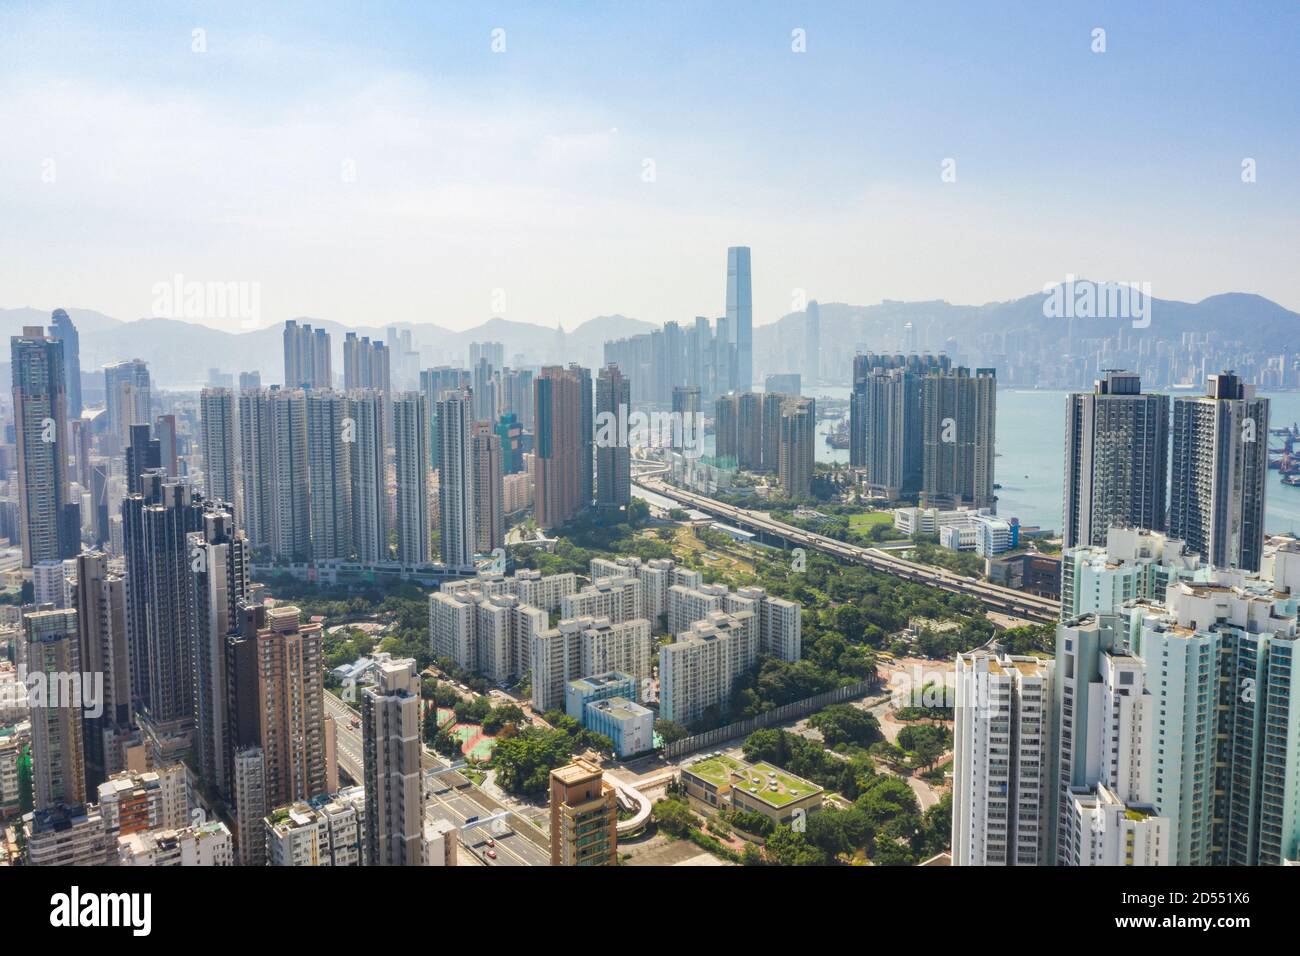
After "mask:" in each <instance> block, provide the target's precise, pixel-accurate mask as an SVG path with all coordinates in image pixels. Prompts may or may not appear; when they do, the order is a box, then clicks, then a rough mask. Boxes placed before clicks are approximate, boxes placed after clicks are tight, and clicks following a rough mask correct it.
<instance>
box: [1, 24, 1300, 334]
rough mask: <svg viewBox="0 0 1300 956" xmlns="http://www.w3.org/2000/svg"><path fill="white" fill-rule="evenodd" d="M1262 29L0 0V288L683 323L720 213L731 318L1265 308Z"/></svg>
mask: <svg viewBox="0 0 1300 956" xmlns="http://www.w3.org/2000/svg"><path fill="white" fill-rule="evenodd" d="M1099 29H1100V30H1104V31H1105V32H1104V37H1100V36H1099V35H1098V34H1097V33H1096V31H1097V30H1099ZM1101 40H1104V51H1100V52H1099V51H1098V50H1097V48H1098V47H1099V46H1100V45H1101V42H1099V41H1101ZM800 48H802V49H800ZM1298 54H1300V4H1295V3H1289V2H1288V3H1252V4H1239V3H1231V4H1230V3H1226V2H1225V3H1223V4H1217V5H1216V4H1204V5H1202V4H1197V5H1192V4H1186V3H1161V2H1152V3H1142V4H1130V3H1114V4H1110V3H1086V4H1083V3H1080V4H1070V3H1061V4H1056V3H1053V4H1050V5H1048V4H1042V3H1031V2H1027V3H1014V2H1002V3H987V4H983V3H978V4H977V3H936V4H927V3H924V2H901V3H867V2H865V0H859V2H853V3H835V2H818V3H806V4H801V3H797V2H785V3H762V2H751V0H746V2H714V3H709V2H703V0H696V2H685V3H676V2H653V3H650V2H644V3H643V2H635V0H625V2H618V3H614V2H611V3H595V2H590V3H577V2H568V3H566V2H552V3H547V4H538V3H506V4H500V3H490V2H474V3H441V2H423V3H382V2H373V3H364V4H363V3H360V2H356V3H330V2H313V3H303V4H295V3H275V4H265V3H247V4H245V3H237V2H225V3H220V4H203V3H194V4H187V3H168V4H165V5H163V4H114V3H108V2H104V3H70V4H47V3H26V2H22V0H6V2H5V3H3V4H2V5H0V307H8V308H13V307H20V306H33V307H37V308H42V309H52V308H54V307H57V306H63V307H69V308H91V309H97V310H99V311H102V312H105V313H108V314H109V315H113V316H115V317H117V318H121V319H135V318H140V317H145V316H149V315H172V316H174V317H179V318H186V319H189V320H191V321H202V322H205V323H207V324H211V325H214V326H218V327H221V328H226V329H229V330H231V331H236V330H238V329H240V328H249V327H253V326H257V325H270V324H275V323H278V322H281V321H283V320H284V319H286V318H290V317H295V316H312V317H316V318H321V319H330V320H334V321H337V322H341V323H343V324H348V325H380V324H386V323H389V322H433V323H436V324H438V325H441V326H444V327H447V328H452V329H465V328H469V327H471V326H475V325H477V324H479V323H481V322H483V321H485V320H486V319H488V318H490V317H492V316H494V315H499V316H502V317H504V318H507V319H511V320H516V321H524V322H535V323H539V324H543V325H547V326H554V325H556V323H563V324H564V325H565V327H566V328H570V329H571V328H573V327H574V326H575V325H577V324H578V323H580V322H582V321H585V320H586V319H588V318H591V317H593V316H596V315H608V314H615V313H619V314H623V315H627V316H632V317H635V318H640V319H645V320H648V321H651V322H656V323H661V322H664V321H668V320H678V321H690V320H691V319H692V318H693V317H694V316H696V315H701V314H703V315H710V316H716V315H718V314H720V313H721V312H723V311H724V307H725V301H724V298H725V270H726V249H727V247H728V246H732V245H748V246H750V247H751V248H752V250H753V252H752V256H753V278H754V321H755V323H756V324H760V325H761V324H765V323H767V322H772V321H775V320H777V319H778V318H780V317H781V316H782V315H784V314H786V313H787V312H790V311H794V310H796V309H797V308H798V307H799V304H800V303H801V302H802V300H803V298H804V297H812V298H816V299H819V300H820V301H822V302H848V303H852V304H859V305H870V304H873V303H876V302H880V301H882V300H884V299H895V300H900V299H901V300H929V299H945V300H948V301H951V302H957V303H983V302H990V301H1000V300H1006V299H1012V298H1017V297H1019V296H1022V295H1026V294H1029V293H1032V292H1036V291H1039V290H1040V289H1042V288H1043V287H1044V286H1045V285H1047V284H1050V283H1055V282H1061V281H1063V280H1064V279H1065V278H1066V276H1067V275H1077V276H1085V277H1089V278H1093V279H1098V280H1101V279H1107V280H1114V281H1123V282H1148V283H1150V285H1151V290H1152V294H1153V295H1154V296H1156V297H1157V298H1162V299H1179V300H1185V301H1197V300H1199V299H1202V298H1204V297H1206V296H1209V295H1213V294H1216V293H1220V292H1228V291H1236V292H1253V293H1258V294H1260V295H1263V296H1266V297H1268V298H1271V299H1274V300H1276V301H1278V302H1280V303H1281V304H1282V305H1284V306H1286V307H1288V308H1291V309H1297V310H1300V270H1297V269H1296V268H1295V243H1296V239H1295V237H1296V236H1297V235H1300V221H1298V220H1300V202H1298V201H1297V200H1300V187H1298V186H1297V182H1298V181H1300V123H1297V119H1298V118H1300V109H1298V107H1300V84H1296V83H1295V82H1294V79H1295V64H1296V63H1297V62H1300V55H1298ZM1252 161H1253V162H1252ZM1243 163H1250V165H1252V166H1253V170H1254V176H1253V180H1254V181H1252V182H1244V181H1243ZM1246 178H1251V177H1246ZM177 277H181V279H180V281H181V282H182V283H199V284H200V285H199V286H198V288H200V289H203V290H206V289H210V288H212V287H214V286H222V287H225V288H229V287H231V286H230V284H231V283H240V284H242V285H241V286H240V287H239V288H240V289H241V290H242V292H243V296H242V298H240V299H237V300H236V302H237V303H242V304H235V305H229V304H228V305H227V306H226V307H224V308H223V307H221V306H220V305H219V303H218V304H217V305H215V306H212V307H211V308H209V305H208V304H204V305H196V304H193V303H190V304H186V303H185V302H184V301H180V302H177V301H175V297H173V296H167V295H165V288H171V287H173V286H174V285H175V284H176V282H177Z"/></svg>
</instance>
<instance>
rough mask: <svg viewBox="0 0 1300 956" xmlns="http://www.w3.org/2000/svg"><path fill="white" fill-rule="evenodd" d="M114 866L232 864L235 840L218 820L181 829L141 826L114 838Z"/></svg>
mask: <svg viewBox="0 0 1300 956" xmlns="http://www.w3.org/2000/svg"><path fill="white" fill-rule="evenodd" d="M117 863H118V866H234V865H235V843H234V840H233V839H232V838H231V835H230V830H229V829H228V828H227V827H226V825H225V824H224V823H222V822H220V821H219V820H213V821H211V822H209V823H204V824H200V825H198V826H192V827H185V828H184V829H182V830H142V831H140V832H138V833H131V834H128V835H127V836H122V837H118V840H117Z"/></svg>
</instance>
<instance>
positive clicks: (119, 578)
mask: <svg viewBox="0 0 1300 956" xmlns="http://www.w3.org/2000/svg"><path fill="white" fill-rule="evenodd" d="M76 610H77V636H78V642H79V644H80V658H81V666H82V669H83V670H84V671H85V672H86V673H88V674H102V675H103V684H102V706H101V707H100V708H98V709H99V713H98V714H90V713H87V714H85V715H84V719H83V724H84V726H83V729H82V735H83V737H84V741H85V750H86V782H87V784H88V787H89V788H94V787H97V786H98V785H99V783H100V782H102V781H103V780H105V779H107V778H108V777H109V776H111V775H112V774H115V773H117V772H119V771H120V770H122V769H123V767H124V763H125V757H124V752H123V745H124V744H125V742H126V739H127V738H128V736H129V735H130V732H131V728H132V725H133V724H134V722H135V717H134V713H135V711H134V704H133V701H132V695H131V657H130V645H129V641H128V635H127V592H126V578H125V576H123V575H121V574H117V573H114V572H113V571H111V570H110V569H109V562H108V555H106V554H104V553H103V552H102V551H83V552H82V553H81V554H80V555H79V556H78V557H77V588H76Z"/></svg>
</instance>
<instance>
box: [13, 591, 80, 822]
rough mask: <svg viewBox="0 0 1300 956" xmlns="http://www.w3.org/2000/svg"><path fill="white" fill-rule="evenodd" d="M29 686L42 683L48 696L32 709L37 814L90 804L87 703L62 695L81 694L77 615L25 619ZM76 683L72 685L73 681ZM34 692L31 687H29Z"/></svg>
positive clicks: (37, 700) (69, 612) (45, 613)
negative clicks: (72, 691)
mask: <svg viewBox="0 0 1300 956" xmlns="http://www.w3.org/2000/svg"><path fill="white" fill-rule="evenodd" d="M23 627H24V629H25V630H26V637H27V658H26V659H27V670H28V674H29V675H30V676H29V680H31V679H32V678H38V679H39V680H41V681H42V682H43V684H44V688H45V693H44V694H43V695H41V696H40V697H38V698H35V699H34V702H33V705H32V708H31V723H32V775H33V778H34V783H33V793H32V796H33V798H34V801H35V802H34V806H35V809H36V810H38V811H39V810H46V809H49V808H51V807H54V806H56V805H58V804H69V805H72V804H81V803H84V802H85V800H86V768H85V763H84V761H85V755H84V750H83V745H82V723H81V714H82V703H83V700H85V699H86V698H85V697H84V689H82V690H83V695H82V696H80V697H79V698H78V699H75V700H72V699H67V698H65V697H63V696H61V695H63V694H65V693H68V692H69V688H74V687H75V688H81V679H82V675H83V670H84V668H83V667H82V666H81V646H80V642H79V640H78V638H77V612H76V611H73V610H68V609H65V610H57V611H33V612H31V613H29V614H27V615H25V616H24V617H23ZM69 677H71V680H69ZM29 686H31V685H29Z"/></svg>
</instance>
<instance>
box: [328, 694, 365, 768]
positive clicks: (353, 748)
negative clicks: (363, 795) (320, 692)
mask: <svg viewBox="0 0 1300 956" xmlns="http://www.w3.org/2000/svg"><path fill="white" fill-rule="evenodd" d="M325 713H326V715H327V716H329V717H333V718H334V737H335V741H336V743H337V745H338V756H339V769H340V770H342V771H343V772H344V773H345V774H347V775H348V776H349V777H351V778H352V779H353V780H354V781H355V782H357V783H361V781H362V779H363V777H362V772H363V770H364V769H365V764H366V758H365V751H364V750H363V749H362V746H361V728H360V727H355V728H354V727H353V726H352V721H353V719H354V718H355V717H356V716H357V712H356V711H355V710H353V709H352V708H351V707H349V706H348V705H347V704H346V703H344V702H343V701H342V700H340V699H339V698H338V697H337V696H335V695H334V694H332V693H330V692H329V691H326V692H325Z"/></svg>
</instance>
